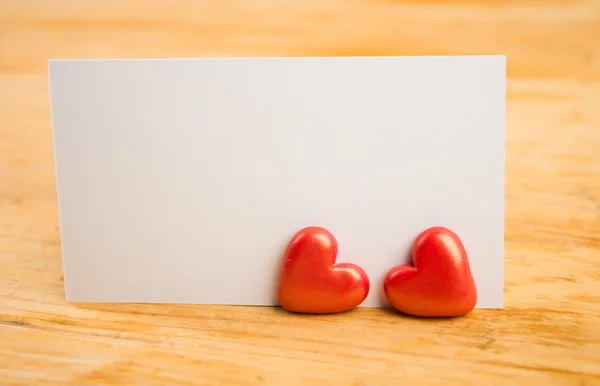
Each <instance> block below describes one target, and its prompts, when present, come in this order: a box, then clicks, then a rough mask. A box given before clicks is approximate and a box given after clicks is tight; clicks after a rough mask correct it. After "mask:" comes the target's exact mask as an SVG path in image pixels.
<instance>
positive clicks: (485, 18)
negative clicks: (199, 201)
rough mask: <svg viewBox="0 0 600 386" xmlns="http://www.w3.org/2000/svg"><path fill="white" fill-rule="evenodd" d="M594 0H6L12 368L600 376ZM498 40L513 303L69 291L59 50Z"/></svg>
mask: <svg viewBox="0 0 600 386" xmlns="http://www.w3.org/2000/svg"><path fill="white" fill-rule="evenodd" d="M599 42H600V2H598V1H593V0H580V1H577V0H572V1H567V0H555V1H535V0H511V1H487V2H484V1H475V0H453V1H441V0H438V1H394V0H351V1H341V0H339V1H334V0H320V1H318V0H311V1H308V0H304V1H274V0H261V1H188V0H175V1H171V0H148V1H122V0H118V1H117V0H105V1H102V2H91V1H76V0H62V1H53V2H50V1H43V0H37V1H32V0H21V1H10V0H0V263H2V264H1V267H2V268H0V384H2V385H37V384H53V385H59V384H73V385H87V384H102V385H113V384H114V385H116V384H123V385H134V384H139V385H159V384H169V385H171V384H181V385H236V384H239V385H241V384H244V385H246V384H248V385H261V384H265V385H286V386H287V385H305V384H315V385H377V386H380V385H396V384H402V382H406V383H408V384H411V383H418V384H421V385H429V384H445V385H451V384H457V385H459V384H466V383H471V384H485V385H491V384H511V385H514V384H523V385H529V384H546V385H552V384H556V385H595V384H596V385H599V384H600V322H599V320H600V295H599V294H600V43H599ZM433 54H435V55H438V54H439V55H447V54H506V55H507V61H508V69H507V75H508V90H507V95H508V101H507V109H508V113H507V166H506V167H507V180H506V239H505V240H506V264H505V266H506V290H505V304H506V308H505V309H504V310H499V311H491V310H477V311H475V312H473V313H472V314H470V315H468V316H467V317H464V318H459V319H450V320H419V319H413V318H408V317H402V316H399V315H397V314H395V313H393V312H390V311H387V310H367V309H364V310H363V309H359V310H354V311H351V312H349V313H346V314H341V315H331V316H316V317H313V316H297V315H289V314H287V313H285V312H282V311H281V310H279V309H276V308H251V307H208V306H174V305H162V306H159V305H110V304H103V305H97V304H96V305H91V304H83V305H74V304H67V303H65V301H64V293H63V282H62V266H61V257H60V239H59V231H58V214H57V202H56V192H55V181H54V163H53V149H52V136H51V127H50V110H49V98H48V81H47V73H46V69H47V62H46V61H47V59H49V58H99V57H207V56H333V55H433Z"/></svg>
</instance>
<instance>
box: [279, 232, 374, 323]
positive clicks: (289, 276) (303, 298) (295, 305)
mask: <svg viewBox="0 0 600 386" xmlns="http://www.w3.org/2000/svg"><path fill="white" fill-rule="evenodd" d="M337 253H338V244H337V241H336V239H335V237H333V235H332V234H331V233H330V232H329V231H327V230H326V229H323V228H320V227H307V228H304V229H302V230H300V231H299V232H298V233H296V235H295V236H294V237H293V238H292V240H291V241H290V243H289V244H288V246H287V249H286V251H285V255H284V261H283V267H282V269H281V276H280V280H279V288H278V299H279V304H280V305H281V306H282V307H283V308H285V309H287V310H289V311H292V312H300V313H314V314H324V313H334V312H342V311H347V310H350V309H352V308H354V307H356V306H358V305H359V304H361V303H362V302H363V301H364V300H365V299H366V297H367V294H368V293H369V286H370V285H369V278H368V277H367V274H366V273H365V271H364V270H363V269H362V268H360V267H359V266H357V265H354V264H349V263H340V264H335V260H336V258H337Z"/></svg>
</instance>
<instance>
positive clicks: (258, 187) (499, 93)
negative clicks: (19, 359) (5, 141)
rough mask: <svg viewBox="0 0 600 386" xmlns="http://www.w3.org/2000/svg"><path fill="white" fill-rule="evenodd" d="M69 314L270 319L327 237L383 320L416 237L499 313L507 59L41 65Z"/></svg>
mask: <svg viewBox="0 0 600 386" xmlns="http://www.w3.org/2000/svg"><path fill="white" fill-rule="evenodd" d="M49 74H50V86H51V87H50V90H51V106H52V123H53V132H54V142H55V159H56V172H57V187H58V197H59V211H60V229H61V238H62V252H63V264H64V278H65V292H66V298H67V300H68V301H85V302H151V303H196V304H198V303H202V304H236V305H275V304H276V297H275V295H276V294H275V289H276V285H277V279H278V275H279V269H280V263H281V259H282V253H283V250H284V248H285V246H286V245H287V243H288V241H289V239H290V238H291V237H292V236H293V235H294V234H295V233H296V232H297V231H298V230H300V229H301V228H303V227H305V226H310V225H315V226H321V227H324V228H327V229H328V230H329V231H331V232H332V233H333V234H334V235H335V237H336V239H337V241H338V243H339V255H338V259H337V261H338V262H349V263H354V264H358V265H360V266H361V267H362V268H363V269H364V270H365V271H366V272H367V274H368V275H369V278H370V281H371V291H370V294H369V296H368V298H367V300H366V301H365V302H364V303H363V304H362V306H371V307H372V306H383V305H386V303H385V300H384V296H383V291H382V285H383V278H384V276H385V274H386V272H387V271H388V270H389V269H390V268H392V267H393V266H395V265H398V264H401V263H407V262H410V261H411V259H410V248H411V246H412V242H413V240H414V238H415V237H416V236H417V235H418V234H419V233H420V232H421V231H423V230H425V229H426V228H428V227H431V226H436V225H439V226H444V227H447V228H449V229H451V230H453V231H454V232H456V233H457V234H458V236H459V237H460V238H461V239H462V241H463V243H464V245H465V248H466V250H467V252H468V255H469V261H470V264H471V269H472V271H473V275H474V278H475V281H476V284H477V288H478V294H479V300H478V303H477V307H478V308H498V307H502V295H503V263H504V157H505V156H504V143H505V140H504V134H505V79H506V77H505V57H504V56H458V57H351V58H339V57H338V58H251V59H147V60H141V59H140V60H137V59H136V60H51V61H50V62H49Z"/></svg>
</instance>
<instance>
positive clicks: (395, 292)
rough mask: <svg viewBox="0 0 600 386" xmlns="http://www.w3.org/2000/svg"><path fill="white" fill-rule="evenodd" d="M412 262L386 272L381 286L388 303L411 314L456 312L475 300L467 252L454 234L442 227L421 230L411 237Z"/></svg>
mask: <svg viewBox="0 0 600 386" xmlns="http://www.w3.org/2000/svg"><path fill="white" fill-rule="evenodd" d="M412 257H413V262H414V265H412V264H407V265H399V266H397V267H394V268H392V269H391V270H390V271H389V272H388V273H387V275H386V277H385V281H384V284H383V288H384V290H385V295H386V297H387V299H388V301H389V303H390V305H391V306H392V307H394V308H396V309H397V310H399V311H401V312H403V313H405V314H409V315H414V316H430V317H436V316H437V317H442V316H460V315H464V314H467V313H469V312H470V311H471V310H472V309H473V308H475V304H476V303H477V288H476V287H475V281H474V280H473V275H472V274H471V268H470V266H469V260H468V258H467V252H466V251H465V248H464V246H463V244H462V242H461V241H460V239H459V238H458V236H457V235H456V234H455V233H454V232H452V231H450V230H448V229H446V228H443V227H433V228H429V229H427V230H425V231H424V232H422V233H421V234H420V235H419V236H418V237H417V238H416V240H415V244H414V246H413V252H412Z"/></svg>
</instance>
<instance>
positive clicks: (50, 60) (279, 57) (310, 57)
mask: <svg viewBox="0 0 600 386" xmlns="http://www.w3.org/2000/svg"><path fill="white" fill-rule="evenodd" d="M434 58H457V59H458V58H497V59H500V58H503V59H504V60H506V55H501V54H498V55H492V54H490V55H418V56H417V55H405V56H401V55H398V56H248V57H196V58H193V57H187V58H186V57H182V58H158V57H156V58H150V57H148V58H52V59H48V63H53V62H65V61H136V60H137V61H139V60H152V61H182V60H203V61H204V60H227V61H231V60H290V59H291V60H298V59H301V60H323V59H328V60H345V59H434Z"/></svg>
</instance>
